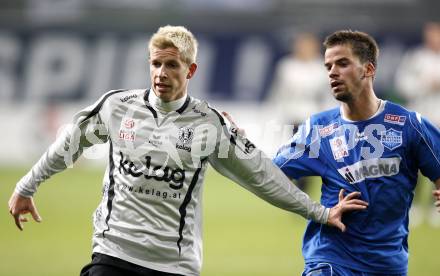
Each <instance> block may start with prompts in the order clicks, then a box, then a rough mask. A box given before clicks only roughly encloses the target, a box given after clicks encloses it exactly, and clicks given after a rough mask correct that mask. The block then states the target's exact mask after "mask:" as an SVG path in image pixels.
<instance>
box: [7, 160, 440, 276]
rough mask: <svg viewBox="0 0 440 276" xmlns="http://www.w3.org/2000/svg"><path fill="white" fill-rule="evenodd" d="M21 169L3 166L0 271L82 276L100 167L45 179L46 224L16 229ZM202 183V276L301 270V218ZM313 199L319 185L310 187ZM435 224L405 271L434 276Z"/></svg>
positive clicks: (413, 243) (229, 186)
mask: <svg viewBox="0 0 440 276" xmlns="http://www.w3.org/2000/svg"><path fill="white" fill-rule="evenodd" d="M25 172H26V170H25V169H14V168H0V202H1V204H0V206H2V208H0V249H1V250H0V260H1V262H0V275H2V276H25V275H32V276H52V275H53V276H55V275H56V276H59V275H63V276H69V275H79V271H80V269H81V267H82V266H83V265H84V264H86V263H88V262H89V260H90V254H91V233H92V225H91V217H92V213H93V211H94V209H95V208H96V206H97V204H98V202H99V200H100V198H99V197H100V191H101V180H102V174H103V170H88V169H85V168H84V167H82V166H81V165H77V166H75V168H73V169H68V170H67V171H65V172H63V173H61V174H58V175H56V176H54V177H53V178H52V179H51V180H49V181H47V182H46V183H44V184H43V185H42V186H41V187H40V190H39V192H38V193H37V195H36V196H35V201H36V204H37V207H38V209H39V212H40V214H41V216H42V217H43V222H42V223H40V224H38V223H35V222H28V223H26V224H25V230H24V231H23V232H20V231H19V230H18V229H16V227H15V225H14V222H13V219H12V217H10V215H9V213H8V209H7V200H8V198H9V196H10V193H11V192H12V190H13V187H14V186H15V183H16V182H17V180H18V179H19V178H20V177H21V176H22V175H23V174H24V173H25ZM205 184H206V185H205V188H204V194H205V195H204V241H205V242H204V249H205V250H204V265H203V271H202V275H203V276H218V275H221V276H263V275H264V276H267V275H275V276H288V275H289V276H291V275H300V274H301V271H302V268H303V260H302V256H301V237H302V235H303V230H304V226H305V220H304V219H303V218H301V217H299V216H297V215H294V214H289V213H287V212H285V211H283V210H280V209H277V208H275V207H273V206H271V205H269V204H268V203H266V202H264V201H262V200H260V199H258V198H257V197H255V196H254V195H253V194H251V193H249V192H247V191H245V190H244V189H243V188H241V187H240V186H238V185H236V184H234V183H232V182H230V181H229V180H227V179H226V178H224V177H222V176H220V175H218V174H217V173H215V172H214V171H212V170H209V172H208V176H207V181H206V183H205ZM313 190H314V192H313V193H314V197H315V198H316V197H317V196H318V194H319V184H318V183H316V184H313ZM439 237H440V235H439V230H438V228H437V229H436V228H431V227H430V226H429V225H427V224H422V225H420V226H418V227H416V228H414V229H412V230H411V234H410V241H409V243H410V252H411V254H410V268H409V275H417V276H434V275H438V257H437V253H438V248H440V239H439Z"/></svg>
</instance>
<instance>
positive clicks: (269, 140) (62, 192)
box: [0, 0, 440, 276]
mask: <svg viewBox="0 0 440 276" xmlns="http://www.w3.org/2000/svg"><path fill="white" fill-rule="evenodd" d="M439 10H440V2H438V1H435V0H363V1H350V0H239V1H237V0H209V1H203V0H124V1H123V0H16V1H12V0H2V1H1V2H0V126H1V129H2V132H1V142H2V143H0V202H2V204H3V205H2V206H3V207H4V208H3V210H1V211H0V222H1V224H0V249H1V250H0V259H1V260H2V261H1V262H0V275H2V276H3V275H5V276H9V275H11V276H21V275H35V276H38V275H41V276H43V275H44V276H49V275H78V271H79V269H80V268H81V267H82V265H84V264H85V263H86V262H88V261H89V257H90V237H91V215H92V212H93V210H94V208H95V207H96V205H97V203H98V201H99V198H98V197H99V191H100V188H101V187H100V185H101V178H102V173H103V164H104V161H105V160H103V157H105V156H106V154H105V151H106V149H105V147H101V148H93V149H91V150H89V151H87V152H86V153H85V156H84V158H82V159H81V160H80V161H79V162H78V164H77V165H76V166H75V168H74V169H68V170H67V171H66V172H65V173H63V174H60V175H57V176H56V177H54V178H53V179H51V180H50V181H49V182H47V183H46V184H44V185H43V186H42V187H41V189H40V192H39V193H38V195H37V196H36V202H37V206H38V207H39V210H40V213H41V215H42V216H43V219H44V222H43V223H41V224H40V225H36V224H35V223H28V224H27V225H26V229H25V231H24V232H19V231H18V230H16V229H15V226H14V225H13V221H12V220H11V218H9V214H8V212H7V208H6V202H7V200H8V198H9V195H10V193H11V192H12V190H13V187H14V185H15V183H16V182H17V180H18V179H19V178H20V177H21V176H22V175H23V174H24V173H25V172H26V171H27V169H28V168H29V166H30V165H31V164H33V163H34V162H35V161H36V160H37V159H38V158H39V156H40V155H41V153H42V152H43V151H44V149H45V148H46V147H47V146H48V145H49V144H50V142H51V141H52V140H53V139H54V138H55V136H56V133H57V131H58V129H59V127H60V126H61V125H62V124H63V123H66V122H68V121H69V120H70V118H71V116H72V115H73V113H74V112H75V111H76V110H78V109H80V108H82V107H84V106H86V105H88V104H90V103H92V102H93V101H95V100H96V99H97V98H98V97H99V96H100V95H101V94H102V93H104V92H106V91H108V90H110V89H119V88H143V87H148V85H149V77H148V66H147V55H146V42H147V40H148V38H149V36H150V35H151V33H152V32H154V31H155V30H156V29H157V28H158V27H159V26H162V25H166V24H172V25H185V26H187V27H188V28H189V29H190V30H192V31H193V32H194V33H195V34H196V36H197V37H198V39H199V42H200V52H199V69H198V71H197V74H196V77H195V78H194V79H193V80H192V82H191V84H190V94H192V95H194V96H197V97H201V98H205V99H207V100H209V101H210V102H211V103H212V104H213V105H214V106H217V107H218V108H220V109H222V110H225V111H228V112H230V113H231V114H232V115H233V116H234V117H235V119H236V121H237V122H238V123H239V125H241V126H243V127H244V128H246V129H247V130H248V135H249V136H250V137H251V138H252V139H253V140H254V141H255V142H256V144H257V145H258V146H260V147H262V148H263V149H264V150H265V151H266V152H267V153H268V154H269V155H272V154H273V153H274V151H275V149H276V148H277V147H278V146H279V145H280V144H281V143H282V137H283V135H279V134H280V133H276V132H277V131H281V130H279V129H277V128H275V127H274V125H275V124H276V122H277V118H273V116H271V115H272V112H273V110H271V108H270V107H267V106H266V105H265V104H264V103H265V99H266V97H267V93H268V89H269V86H270V82H271V80H272V78H273V74H274V69H275V65H276V63H277V61H278V60H279V59H280V58H281V57H282V56H283V55H285V54H286V53H287V52H288V50H289V49H288V47H289V41H290V39H291V38H292V36H294V35H295V34H296V33H299V32H302V31H310V32H314V33H316V34H318V35H319V36H320V38H323V37H324V36H325V35H326V34H328V33H329V32H332V31H334V30H336V29H341V28H344V29H345V28H351V29H357V30H362V31H366V32H369V33H371V34H373V35H374V36H375V37H376V38H377V39H378V42H379V44H380V47H381V57H380V59H379V69H378V75H377V80H376V85H375V89H376V92H377V93H378V94H379V95H380V97H382V98H384V99H392V100H395V101H398V102H402V101H403V99H402V98H400V97H399V95H398V93H396V89H395V87H394V74H395V72H396V67H397V66H398V65H399V62H400V59H401V58H402V56H403V54H404V52H405V51H406V50H407V49H408V48H410V47H413V46H414V45H417V44H419V43H420V42H421V29H422V27H423V24H424V23H425V22H428V21H439V20H440V18H439V17H440V14H439V13H438V11H439ZM293 100H294V99H293ZM422 114H423V111H422ZM438 115H440V114H438ZM313 182H314V183H313V184H312V185H313V189H312V191H311V193H312V196H313V197H314V198H316V199H318V198H319V179H313ZM422 184H423V185H424V187H425V188H424V189H423V190H422V192H423V193H424V194H429V193H430V192H429V190H430V186H429V185H430V184H428V183H422ZM204 201H205V203H204V204H205V205H204V209H205V227H204V228H205V254H204V269H203V273H202V275H204V276H213V275H222V276H227V275H230V276H232V275H237V276H238V275H239V276H247V275H249V276H250V275H253V276H255V275H277V276H283V275H299V274H300V272H301V270H302V266H303V261H302V257H301V253H300V248H301V236H302V233H303V229H304V225H305V221H304V220H303V219H301V218H299V217H297V216H293V215H290V214H287V213H286V212H284V211H280V210H278V209H276V208H274V207H271V206H269V205H268V204H266V203H264V202H262V201H261V200H259V199H256V198H255V197H254V196H253V195H251V194H250V193H248V192H245V191H243V189H241V188H240V187H238V186H237V185H235V184H233V183H231V182H229V181H227V180H226V179H225V178H222V177H220V176H218V175H217V174H216V173H215V172H213V171H210V172H209V176H208V180H207V185H206V187H205V199H204ZM411 231H412V232H411V235H410V251H411V256H410V273H409V275H427V276H434V275H438V272H437V269H436V268H437V262H436V259H437V258H436V255H437V254H436V253H437V251H436V249H437V248H439V247H440V241H439V240H438V239H437V238H438V228H435V227H434V225H432V224H430V223H427V222H426V221H425V222H422V223H420V224H418V225H417V226H414V227H413V228H412V229H411Z"/></svg>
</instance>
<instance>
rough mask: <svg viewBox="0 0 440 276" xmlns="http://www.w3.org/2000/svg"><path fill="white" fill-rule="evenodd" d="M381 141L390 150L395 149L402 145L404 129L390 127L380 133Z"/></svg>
mask: <svg viewBox="0 0 440 276" xmlns="http://www.w3.org/2000/svg"><path fill="white" fill-rule="evenodd" d="M380 142H381V143H382V145H383V146H384V147H386V148H387V149H389V150H394V149H396V148H398V147H400V146H401V145H402V131H398V130H395V129H392V128H390V129H388V130H387V131H382V132H381V133H380Z"/></svg>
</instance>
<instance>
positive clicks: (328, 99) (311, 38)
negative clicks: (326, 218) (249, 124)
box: [267, 32, 333, 190]
mask: <svg viewBox="0 0 440 276" xmlns="http://www.w3.org/2000/svg"><path fill="white" fill-rule="evenodd" d="M290 51H291V52H290V54H288V55H287V56H285V57H283V58H282V59H281V60H280V61H279V63H278V64H277V65H276V67H275V74H274V79H273V81H272V85H271V89H270V91H269V95H268V100H267V103H268V105H269V107H271V110H273V111H274V112H275V114H274V116H276V118H280V121H281V122H283V123H285V124H288V125H293V126H294V129H293V131H294V132H296V128H297V126H298V125H299V124H300V123H301V122H304V121H305V120H306V119H307V117H309V116H310V115H311V114H313V113H317V112H320V111H323V110H325V109H328V107H330V106H331V104H332V102H333V98H332V96H331V93H330V91H329V92H328V93H325V91H326V90H328V80H327V72H326V71H325V67H324V66H323V64H324V60H323V59H322V55H321V47H320V42H319V40H318V38H317V37H316V35H315V34H313V33H306V32H304V33H299V34H298V35H297V36H296V37H294V39H293V41H292V45H291V50H290ZM323 95H326V96H323ZM306 182H307V181H306V180H305V179H304V178H303V179H301V180H299V181H297V185H298V187H299V188H300V189H301V190H305V188H306Z"/></svg>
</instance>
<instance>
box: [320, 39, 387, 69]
mask: <svg viewBox="0 0 440 276" xmlns="http://www.w3.org/2000/svg"><path fill="white" fill-rule="evenodd" d="M344 44H348V45H350V46H351V49H352V50H353V54H354V55H355V56H357V57H358V58H359V60H360V61H361V62H363V63H364V62H371V63H372V64H373V65H374V67H377V58H378V56H379V46H377V42H376V40H374V38H373V37H372V36H371V35H369V34H367V33H364V32H359V31H352V30H341V31H336V32H334V33H332V34H331V35H329V36H327V37H326V38H325V40H324V43H323V45H324V47H325V49H328V48H331V47H333V46H337V45H344Z"/></svg>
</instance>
